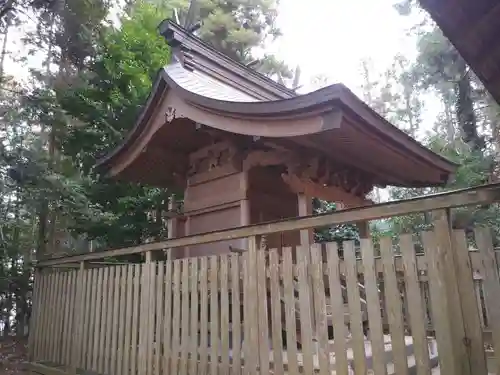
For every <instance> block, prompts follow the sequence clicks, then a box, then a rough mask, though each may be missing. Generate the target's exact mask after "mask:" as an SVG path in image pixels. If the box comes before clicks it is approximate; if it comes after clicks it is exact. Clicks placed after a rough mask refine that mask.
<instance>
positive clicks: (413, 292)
mask: <svg viewBox="0 0 500 375" xmlns="http://www.w3.org/2000/svg"><path fill="white" fill-rule="evenodd" d="M399 246H400V248H401V252H402V254H403V262H404V269H405V287H406V294H407V296H408V313H409V318H410V326H411V333H412V337H413V347H414V351H415V363H416V366H417V375H427V374H429V373H430V371H431V369H430V363H429V350H428V343H427V334H426V329H425V321H424V319H425V312H424V306H422V298H421V297H420V296H421V293H420V285H419V281H418V272H417V262H416V257H415V247H414V246H413V240H412V238H411V234H404V235H401V237H400V239H399Z"/></svg>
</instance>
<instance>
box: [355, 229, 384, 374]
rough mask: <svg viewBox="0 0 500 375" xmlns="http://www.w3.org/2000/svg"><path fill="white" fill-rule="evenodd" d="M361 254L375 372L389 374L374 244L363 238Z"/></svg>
mask: <svg viewBox="0 0 500 375" xmlns="http://www.w3.org/2000/svg"><path fill="white" fill-rule="evenodd" d="M360 241H361V254H362V259H363V270H364V284H365V288H366V307H367V312H368V324H369V328H370V342H371V344H372V358H373V371H374V373H375V374H377V375H379V374H380V375H385V374H387V366H386V363H385V362H386V356H385V345H384V332H383V329H382V316H381V306H380V297H381V296H380V295H379V289H378V282H377V274H376V269H375V258H374V254H373V244H372V242H371V240H370V239H366V238H362V239H361V240H360Z"/></svg>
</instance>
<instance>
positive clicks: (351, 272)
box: [344, 241, 367, 374]
mask: <svg viewBox="0 0 500 375" xmlns="http://www.w3.org/2000/svg"><path fill="white" fill-rule="evenodd" d="M356 263H357V262H356V253H355V249H354V243H353V242H352V241H347V242H344V264H345V269H346V274H345V277H346V283H347V301H348V306H347V308H348V310H349V316H350V328H351V336H352V349H353V352H354V372H355V373H356V374H366V372H367V365H366V360H365V357H366V353H365V337H364V333H363V317H362V311H361V300H360V296H359V286H358V271H357V267H356Z"/></svg>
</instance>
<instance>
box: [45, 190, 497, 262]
mask: <svg viewBox="0 0 500 375" xmlns="http://www.w3.org/2000/svg"><path fill="white" fill-rule="evenodd" d="M499 200H500V183H497V184H489V185H482V186H478V187H475V188H468V189H462V190H456V191H450V192H445V193H440V194H432V195H427V196H423V197H418V198H414V199H409V200H403V201H396V202H387V203H381V204H375V205H373V206H368V207H361V208H355V209H347V210H342V211H339V212H332V213H328V214H322V215H313V216H308V217H299V218H290V219H285V220H279V221H275V222H268V223H261V224H255V225H249V226H245V227H240V228H234V229H226V230H221V231H216V232H208V233H202V234H197V235H192V236H186V237H181V238H175V239H171V240H166V241H159V242H152V243H148V244H143V245H139V246H134V247H126V248H121V249H112V250H104V251H96V252H93V253H82V254H74V255H70V256H66V257H58V258H47V259H42V260H40V261H38V262H37V264H36V267H49V266H55V265H57V264H67V263H74V262H82V261H91V260H96V259H102V258H106V257H117V256H123V255H130V254H139V253H144V252H147V251H156V250H163V249H168V248H175V247H182V246H189V245H199V244H204V243H212V242H219V241H228V240H233V239H239V238H244V237H250V236H261V235H266V234H272V233H278V232H289V231H296V230H301V229H307V228H317V227H325V226H331V225H338V224H349V223H355V222H358V221H364V220H377V219H383V218H388V217H393V216H402V215H410V214H415V213H420V212H426V211H432V210H438V209H442V208H452V207H462V206H472V205H484V204H489V203H493V202H497V201H499Z"/></svg>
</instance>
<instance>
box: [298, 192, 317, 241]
mask: <svg viewBox="0 0 500 375" xmlns="http://www.w3.org/2000/svg"><path fill="white" fill-rule="evenodd" d="M297 200H298V202H297V203H298V213H299V216H309V215H312V198H311V197H308V196H307V195H305V194H297ZM313 236H314V233H313V231H312V230H311V229H304V230H301V231H300V244H301V245H302V246H309V245H310V244H312V243H313V242H314V237H313Z"/></svg>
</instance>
